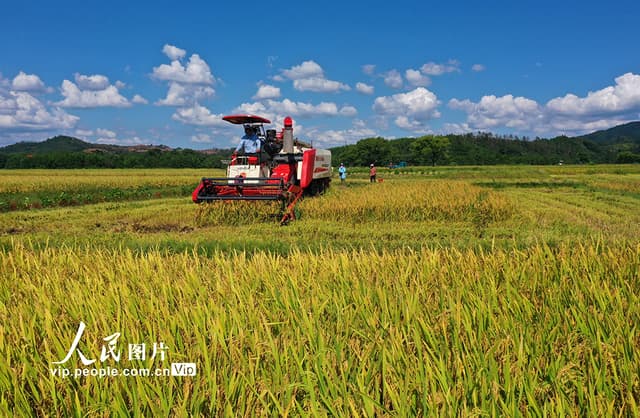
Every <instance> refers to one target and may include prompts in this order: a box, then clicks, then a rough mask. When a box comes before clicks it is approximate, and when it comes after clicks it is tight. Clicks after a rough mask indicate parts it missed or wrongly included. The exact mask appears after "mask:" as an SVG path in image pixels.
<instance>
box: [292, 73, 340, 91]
mask: <svg viewBox="0 0 640 418" xmlns="http://www.w3.org/2000/svg"><path fill="white" fill-rule="evenodd" d="M293 88H295V89H296V90H298V91H313V92H316V93H335V92H338V91H340V90H346V91H348V90H351V88H350V87H349V86H347V85H346V84H343V83H340V82H338V81H333V80H327V79H325V78H318V77H312V78H305V79H299V80H294V81H293Z"/></svg>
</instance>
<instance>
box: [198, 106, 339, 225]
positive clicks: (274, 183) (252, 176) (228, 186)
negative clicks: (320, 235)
mask: <svg viewBox="0 0 640 418" xmlns="http://www.w3.org/2000/svg"><path fill="white" fill-rule="evenodd" d="M222 119H223V120H225V121H227V122H230V123H233V124H236V125H244V126H245V127H246V126H247V125H248V126H250V127H252V128H254V129H255V130H256V131H257V132H258V138H259V139H260V141H261V147H260V151H259V152H257V153H255V154H246V155H235V154H234V155H233V156H232V158H231V160H230V161H228V166H227V176H226V177H220V178H210V177H204V178H203V179H202V181H201V182H200V184H199V185H198V187H196V189H195V190H194V191H193V194H192V199H193V201H194V202H195V203H202V202H212V201H219V200H227V201H229V200H253V201H260V200H262V201H265V200H272V201H274V200H277V201H280V202H281V203H282V206H281V210H282V219H281V221H280V223H281V224H286V223H288V222H289V221H291V220H293V219H295V218H296V214H295V210H294V209H295V205H296V203H297V202H298V201H299V200H300V198H301V197H302V196H303V195H318V194H321V193H323V192H324V191H325V190H326V189H327V187H329V183H330V182H331V151H328V150H324V149H318V148H314V147H313V146H311V145H309V144H306V143H303V142H301V141H298V140H297V139H294V138H293V121H292V120H291V118H290V117H288V116H287V117H286V118H285V119H284V129H283V130H282V131H281V132H280V133H276V130H275V129H267V130H265V129H264V124H270V123H271V121H270V120H268V119H265V118H263V117H260V116H255V115H230V116H224V117H223V118H222Z"/></svg>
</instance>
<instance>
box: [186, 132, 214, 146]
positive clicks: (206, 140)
mask: <svg viewBox="0 0 640 418" xmlns="http://www.w3.org/2000/svg"><path fill="white" fill-rule="evenodd" d="M191 142H195V143H196V144H211V143H213V139H211V136H209V135H207V134H196V135H191Z"/></svg>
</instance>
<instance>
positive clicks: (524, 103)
mask: <svg viewBox="0 0 640 418" xmlns="http://www.w3.org/2000/svg"><path fill="white" fill-rule="evenodd" d="M449 107H450V108H452V109H457V110H463V111H464V112H466V113H467V114H468V119H467V121H468V123H470V124H471V125H473V126H475V127H477V128H479V129H492V128H496V127H501V126H506V127H509V128H517V129H525V130H529V129H531V128H532V127H533V126H534V124H536V123H540V122H542V118H543V112H542V109H540V106H539V105H538V103H536V102H535V101H534V100H531V99H527V98H525V97H514V96H512V95H510V94H508V95H505V96H502V97H496V96H493V95H491V96H484V97H483V98H482V99H480V101H479V102H478V103H473V102H471V101H470V100H457V99H451V100H450V101H449Z"/></svg>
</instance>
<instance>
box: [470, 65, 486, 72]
mask: <svg viewBox="0 0 640 418" xmlns="http://www.w3.org/2000/svg"><path fill="white" fill-rule="evenodd" d="M485 69H486V67H485V66H484V65H482V64H473V65H472V66H471V71H474V72H476V73H479V72H480V71H484V70H485Z"/></svg>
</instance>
